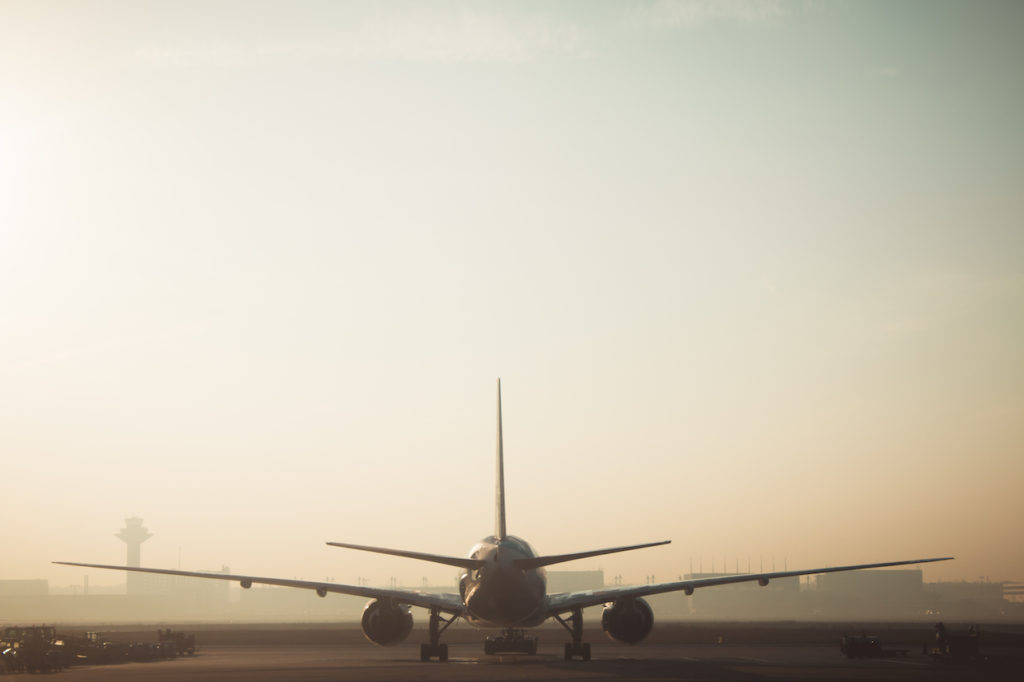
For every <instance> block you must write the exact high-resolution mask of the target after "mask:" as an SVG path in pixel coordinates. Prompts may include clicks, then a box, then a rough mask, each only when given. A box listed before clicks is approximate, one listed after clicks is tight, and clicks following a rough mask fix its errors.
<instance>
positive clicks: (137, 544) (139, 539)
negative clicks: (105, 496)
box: [114, 516, 153, 594]
mask: <svg viewBox="0 0 1024 682" xmlns="http://www.w3.org/2000/svg"><path fill="white" fill-rule="evenodd" d="M114 537H116V538H120V539H121V541H122V542H124V544H126V545H128V559H127V561H125V565H126V566H141V565H142V563H141V561H142V543H143V542H145V541H146V540H148V539H150V538H151V537H153V534H152V533H150V532H149V530H148V529H146V528H143V527H142V519H140V518H139V517H137V516H132V517H130V518H127V519H125V520H124V528H122V529H121V532H120V533H118V534H117V535H115V536H114ZM144 578H145V576H144V575H143V574H141V573H135V572H132V571H129V572H128V575H127V585H128V594H140V593H142V592H145V588H144Z"/></svg>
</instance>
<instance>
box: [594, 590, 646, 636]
mask: <svg viewBox="0 0 1024 682" xmlns="http://www.w3.org/2000/svg"><path fill="white" fill-rule="evenodd" d="M652 627H654V611H652V610H651V607H650V605H649V604H648V603H647V602H646V601H645V600H643V599H641V598H639V597H637V598H635V599H618V600H616V601H615V602H613V603H611V604H608V605H606V606H605V607H604V611H602V612H601V628H602V629H603V630H604V633H605V634H606V635H608V636H609V637H610V638H612V639H614V640H615V641H617V642H625V643H626V644H636V643H637V642H639V641H640V640H641V639H643V638H644V637H646V636H647V635H648V633H650V631H651V628H652Z"/></svg>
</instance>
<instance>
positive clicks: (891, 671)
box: [62, 626, 1024, 682]
mask: <svg viewBox="0 0 1024 682" xmlns="http://www.w3.org/2000/svg"><path fill="white" fill-rule="evenodd" d="M235 627H236V628H237V629H221V630H217V633H219V634H215V633H214V632H206V633H202V634H201V635H200V639H202V638H203V637H205V638H206V639H208V640H211V641H222V642H223V641H231V640H232V639H239V638H240V639H241V640H245V639H249V637H250V636H252V635H253V634H256V639H257V640H260V642H259V643H255V642H254V643H247V644H238V643H220V644H206V645H203V644H201V645H200V652H199V655H197V656H195V657H182V658H178V659H176V660H170V661H157V662H151V663H126V664H120V665H107V666H80V667H74V668H71V669H69V670H67V671H65V672H64V673H62V676H66V679H68V680H69V681H71V682H92V681H100V680H102V681H104V682H106V681H111V682H116V681H118V680H125V681H127V680H146V681H147V682H184V681H185V680H188V681H189V682H196V681H198V682H204V681H210V682H213V681H215V680H216V681H218V682H220V681H226V682H243V681H244V682H263V681H268V682H269V681H271V680H273V681H275V682H277V681H290V680H295V681H298V680H303V681H321V680H322V681H327V680H331V681H336V680H368V681H376V680H424V681H430V680H497V681H505V680H576V681H583V680H603V681H608V680H617V679H623V680H667V679H682V680H712V681H713V680H819V679H841V680H893V681H902V680H979V679H980V680H1020V679H1024V650H1022V649H1021V648H1020V647H1002V646H1000V647H990V649H991V650H990V651H984V650H983V652H982V653H983V655H984V656H985V658H983V659H982V660H980V661H978V662H975V663H971V664H953V663H951V662H948V661H939V660H935V659H933V658H931V657H928V656H925V655H922V653H921V648H920V644H918V646H917V648H916V650H910V651H908V652H907V653H906V655H903V656H888V657H884V658H877V659H866V660H851V659H847V658H845V657H844V656H843V655H842V654H841V653H840V652H839V649H838V641H836V640H833V641H832V642H831V643H830V644H826V643H824V642H823V641H817V642H814V643H811V644H801V643H799V642H797V641H795V639H796V638H792V637H790V636H783V637H779V636H778V631H777V630H771V629H768V630H766V631H765V634H766V636H765V637H764V638H763V639H764V641H765V642H769V643H763V644H759V643H756V642H752V641H751V637H753V636H754V633H753V631H751V630H743V631H742V632H744V633H747V634H748V635H749V636H743V637H736V638H735V639H737V640H738V641H737V642H735V643H729V641H727V640H726V641H723V643H722V644H717V643H706V642H702V643H694V642H689V643H686V642H681V640H685V639H687V638H686V637H680V638H676V641H671V640H672V639H673V638H672V637H671V633H672V631H673V630H674V629H675V628H672V627H669V628H665V627H664V626H662V627H663V628H664V629H663V631H662V636H660V637H658V638H657V639H656V640H655V641H654V642H651V643H647V644H640V645H638V646H626V645H621V644H616V643H614V642H611V641H609V640H607V639H605V638H604V637H603V636H601V637H600V638H598V637H588V640H589V641H591V642H592V643H593V660H591V661H589V662H585V663H584V662H581V661H573V662H567V661H564V660H563V659H562V656H561V647H562V644H563V641H564V639H565V638H564V637H563V636H561V635H560V633H558V632H557V631H555V630H547V629H545V630H543V631H542V632H541V633H540V634H541V636H542V639H541V646H540V651H539V653H538V655H536V656H522V655H505V656H485V655H483V654H482V651H481V649H482V639H483V636H482V634H481V633H479V632H476V633H473V632H472V631H462V632H457V633H452V634H453V635H455V636H453V637H452V638H451V640H450V651H449V655H450V659H449V661H448V662H447V663H437V662H430V663H422V662H420V660H419V641H420V638H419V637H417V634H418V633H417V632H415V631H414V632H413V634H412V636H410V637H409V639H408V640H407V641H406V642H405V643H403V644H401V645H398V646H395V647H388V648H383V647H377V646H374V645H372V644H370V643H368V642H366V641H365V640H362V639H361V638H360V637H356V636H352V635H355V634H356V633H355V632H354V631H353V629H350V628H346V629H345V630H344V631H341V634H343V635H344V636H341V637H337V635H338V634H339V631H335V630H333V629H328V630H320V629H309V630H304V631H301V632H302V634H301V635H300V636H296V637H285V638H280V637H279V636H278V635H277V634H273V635H271V636H269V637H266V638H264V637H261V636H259V634H258V633H259V632H261V631H260V630H258V629H257V630H246V629H245V628H244V627H240V626H235ZM679 627H684V626H679ZM723 631H727V630H723ZM921 631H922V632H923V633H925V634H927V626H922V628H921ZM262 632H263V633H265V634H268V633H270V632H274V631H267V630H263V631H262ZM773 632H774V633H775V634H774V635H773V634H772V633H773ZM325 633H326V634H325ZM784 633H785V634H787V635H791V634H793V631H792V630H786V631H784ZM295 634H298V633H295ZM321 634H325V636H323V637H321V636H319V635H321ZM594 634H597V633H594ZM652 634H653V633H652ZM731 634H736V633H735V632H733V633H731ZM829 634H831V633H829ZM327 638H330V639H333V641H334V643H326V642H325V641H324V639H327ZM811 639H813V638H811ZM821 639H822V640H823V639H825V638H824V637H823V638H821ZM310 641H312V642H314V643H310ZM901 648H906V647H905V646H903V647H901Z"/></svg>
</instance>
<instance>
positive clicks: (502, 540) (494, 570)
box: [53, 379, 953, 661]
mask: <svg viewBox="0 0 1024 682" xmlns="http://www.w3.org/2000/svg"><path fill="white" fill-rule="evenodd" d="M503 450H504V447H503V439H502V424H501V379H498V434H497V480H496V483H495V528H494V534H493V535H489V536H487V537H485V538H484V539H482V540H481V541H480V542H478V543H477V544H476V545H474V546H473V548H472V549H470V551H469V554H468V555H467V556H466V557H455V556H444V555H437V554H427V553H423V552H411V551H406V550H400V549H388V548H384V547H371V546H367V545H356V544H351V543H345V542H328V543H327V544H328V545H330V546H332V547H341V548H346V549H353V550H361V551H365V552H375V553H378V554H388V555H392V556H399V557H407V558H411V559H421V560H423V561H430V562H433V563H438V564H445V565H448V566H455V567H457V568H460V569H462V570H463V571H464V572H463V573H462V575H461V577H460V579H459V592H458V594H437V593H428V592H422V591H417V590H399V589H388V588H378V587H369V586H362V585H341V584H337V583H332V582H316V581H309V580H289V579H284V578H267V577H260V576H253V575H233V574H223V573H201V572H196V571H182V570H173V569H165V568H142V567H137V566H115V565H106V564H90V563H80V562H72V561H55V562H53V563H55V564H61V565H65V566H81V567H85V568H100V569H111V570H118V571H133V572H137V573H156V574H161V575H180V576H187V577H194V578H206V579H215V580H231V581H237V582H238V583H239V584H240V585H241V586H242V587H243V588H245V589H249V588H250V587H252V586H253V585H254V584H260V585H277V586H283V587H295V588H302V589H309V590H315V591H316V593H317V595H319V596H320V597H326V596H327V593H329V592H333V593H338V594H348V595H355V596H359V597H367V598H369V599H370V601H369V602H368V603H367V604H366V606H365V607H364V609H363V613H362V618H361V626H362V629H363V634H364V635H365V636H366V638H367V639H368V640H370V641H371V642H373V643H375V644H378V645H382V646H390V645H395V644H398V643H399V642H402V641H403V640H405V638H406V637H408V635H409V633H410V632H411V631H412V626H413V618H412V612H411V608H410V607H413V606H416V607H420V608H423V609H426V610H427V611H428V612H429V614H430V615H429V621H428V637H429V640H430V641H429V642H426V643H423V644H422V645H421V646H420V660H421V661H429V660H432V659H435V658H436V659H437V660H438V661H447V660H448V645H447V644H446V643H442V642H441V641H440V640H441V635H442V633H444V631H445V630H446V629H447V628H448V627H449V626H451V624H452V623H454V622H455V621H456V620H458V619H459V618H462V619H463V620H465V621H467V622H469V623H471V624H472V625H474V626H476V627H482V628H501V629H502V634H501V636H490V637H487V638H486V640H485V642H484V653H485V654H498V653H507V652H518V653H526V654H535V653H537V638H536V637H529V636H528V635H527V632H528V629H529V628H533V627H536V626H538V625H540V624H541V623H543V622H544V621H546V620H548V619H554V620H556V621H557V622H558V623H560V624H561V625H562V627H563V628H565V630H566V631H567V632H568V633H569V635H570V637H571V638H572V641H571V642H568V643H566V644H565V648H564V657H565V660H567V661H569V660H574V659H577V658H578V659H581V660H584V661H589V660H590V643H589V642H584V641H583V609H585V608H587V607H591V606H600V605H604V610H603V612H602V615H601V627H602V629H603V630H604V632H605V634H607V635H608V636H609V637H610V638H611V639H613V640H615V641H618V642H624V643H627V644H636V643H637V642H639V641H641V640H643V639H644V638H645V637H646V636H647V635H648V634H649V633H650V631H651V628H652V627H653V625H654V613H653V611H652V610H651V607H650V605H649V604H648V603H647V601H646V600H645V599H644V597H646V596H650V595H654V594H662V593H665V592H676V591H682V592H684V593H686V594H687V595H691V594H693V591H694V590H696V589H699V588H703V587H711V586H714V585H729V584H734V583H741V582H753V581H757V583H758V584H760V585H761V586H765V585H767V584H768V582H769V581H770V580H775V579H777V578H790V577H794V576H801V575H812V574H821V573H835V572H838V571H855V570H861V569H866V568H881V567H885V566H903V565H907V564H923V563H930V562H935V561H948V560H950V559H952V558H953V557H936V558H930V559H910V560H904V561H886V562H882V563H873V564H857V565H852V566H833V567H828V568H812V569H807V570H799V571H788V570H786V571H771V572H767V573H765V572H761V573H749V574H741V575H723V576H717V577H708V578H695V579H690V580H678V581H674V582H665V583H656V584H648V585H637V586H614V587H607V588H604V589H597V590H584V591H580V592H565V593H558V594H547V583H546V577H545V571H544V568H545V567H546V566H551V565H554V564H560V563H564V562H567V561H573V560H576V559H585V558H588V557H594V556H601V555H604V554H613V553H616V552H626V551H630V550H634V549H642V548H645V547H655V546H658V545H665V544H668V543H669V542H670V541H669V540H662V541H659V542H647V543H643V544H639V545H628V546H623V547H611V548H606V549H597V550H591V551H585V552H574V553H570V554H549V555H538V554H536V553H535V552H534V550H533V549H532V548H531V547H530V545H529V544H527V542H526V541H525V540H523V539H522V538H519V537H516V536H514V535H509V534H508V532H507V530H506V522H505V472H504V452H503Z"/></svg>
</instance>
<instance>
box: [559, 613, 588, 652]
mask: <svg viewBox="0 0 1024 682" xmlns="http://www.w3.org/2000/svg"><path fill="white" fill-rule="evenodd" d="M555 620H557V621H558V622H559V623H560V624H561V625H562V627H563V628H565V629H566V630H568V632H569V634H570V635H572V641H571V642H568V643H567V644H566V645H565V660H567V661H571V660H572V659H574V658H579V659H581V660H584V661H589V660H590V643H589V642H584V641H583V609H573V610H572V615H571V616H569V617H568V618H562V617H561V616H559V615H557V614H556V615H555Z"/></svg>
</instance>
